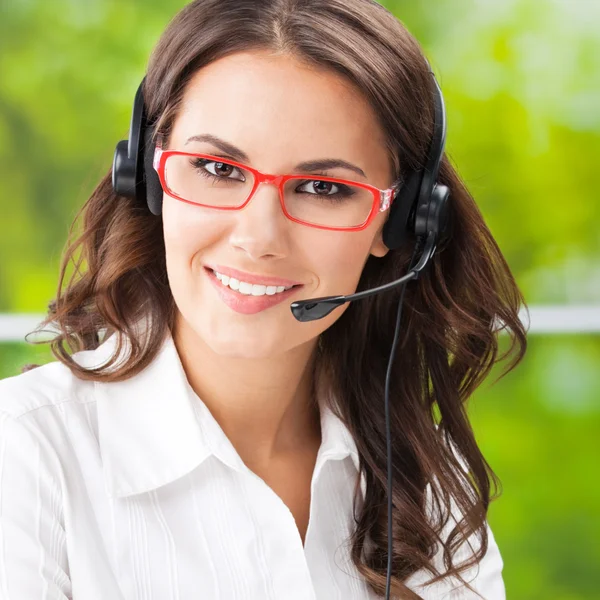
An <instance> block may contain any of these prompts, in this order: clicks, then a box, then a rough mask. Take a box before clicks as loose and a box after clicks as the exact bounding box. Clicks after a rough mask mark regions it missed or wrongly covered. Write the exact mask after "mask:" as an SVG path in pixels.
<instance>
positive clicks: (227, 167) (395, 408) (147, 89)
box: [0, 0, 526, 600]
mask: <svg viewBox="0 0 600 600" xmlns="http://www.w3.org/2000/svg"><path fill="white" fill-rule="evenodd" d="M435 98H436V96H435V95H434V89H433V86H432V76H431V72H430V70H429V65H428V63H427V61H426V60H425V58H424V56H423V54H422V51H421V49H420V48H419V45H418V43H417V42H416V40H415V39H414V38H413V37H412V36H411V35H410V34H409V33H408V31H407V30H406V29H405V28H404V26H403V25H402V23H401V22H400V21H398V20H397V19H396V18H395V17H394V16H393V15H392V14H390V13H389V12H388V11H387V10H385V9H384V8H383V7H381V6H380V5H378V4H376V3H375V2H372V1H371V0H343V1H342V0H301V1H300V0H261V1H258V2H256V1H252V2H247V1H240V0H196V1H195V2H192V3H191V4H189V5H188V6H186V7H185V8H184V9H183V10H182V11H181V12H180V13H179V14H178V15H177V16H176V17H175V18H174V19H173V21H172V22H171V23H170V25H169V26H168V28H167V29H166V31H165V32H164V34H163V35H162V37H161V39H160V41H159V42H158V44H157V46H156V48H155V50H154V52H153V54H152V56H151V58H150V62H149V65H148V70H147V74H146V76H145V78H144V80H143V84H142V86H141V88H140V96H138V97H137V98H136V105H135V106H136V108H135V110H134V114H138V113H136V110H138V109H140V107H143V113H139V114H138V117H140V121H139V123H138V124H140V125H141V127H142V130H141V131H138V132H137V133H138V134H139V135H140V147H139V148H136V149H135V150H136V151H139V152H140V158H139V161H138V163H136V160H134V159H135V152H134V151H130V149H129V148H128V147H127V143H126V142H125V143H123V142H121V144H119V146H118V149H117V155H116V159H115V165H114V166H113V169H112V170H111V171H109V172H108V173H107V174H106V176H105V177H104V179H103V180H102V181H101V182H100V183H99V185H98V187H97V188H96V190H95V191H94V193H93V194H92V196H91V197H90V199H89V200H88V202H87V203H86V204H85V206H84V207H83V208H82V213H81V215H82V216H83V231H82V233H81V235H80V236H79V237H78V238H77V239H76V240H75V241H74V242H73V243H72V244H71V245H70V246H69V247H68V249H67V252H66V253H65V256H64V259H63V263H62V268H61V276H60V281H59V286H58V293H57V297H56V299H55V300H54V301H53V302H52V303H51V305H50V309H49V313H48V316H47V319H46V321H45V322H44V323H42V325H41V327H44V326H45V325H47V324H49V323H52V324H53V325H55V326H56V327H58V329H59V334H58V335H57V337H56V338H55V339H54V340H53V341H52V342H51V347H52V350H53V352H54V354H55V356H56V358H57V359H58V360H57V361H54V362H52V363H50V364H48V365H44V366H42V367H39V368H37V369H33V370H31V371H28V372H26V373H22V374H21V375H19V376H17V377H13V378H10V379H7V380H4V381H2V382H1V383H0V396H1V397H2V405H1V408H0V437H1V439H2V443H3V446H2V460H1V461H0V469H1V473H2V477H0V482H1V484H0V485H2V489H1V490H0V491H1V495H2V511H1V512H0V535H2V539H1V540H0V541H1V542H2V543H1V544H0V548H2V549H3V551H4V552H3V554H1V555H0V567H1V568H0V573H4V574H6V577H5V580H4V581H3V585H4V591H5V594H4V596H6V597H7V598H10V599H17V598H19V599H20V598H32V599H33V598H44V597H47V590H48V589H49V588H52V593H53V594H54V595H53V597H55V598H75V599H76V600H80V599H81V600H82V599H84V598H85V599H86V600H90V599H91V600H93V599H94V598H111V599H119V598H123V599H125V598H127V600H129V599H133V598H144V597H149V596H153V597H161V598H163V597H178V598H180V599H184V598H186V599H187V598H190V599H191V598H193V597H197V596H198V593H201V595H202V596H203V597H205V598H210V599H222V600H231V599H239V600H259V599H260V600H264V599H265V598H271V599H280V598H286V599H292V600H294V599H297V600H307V599H315V600H316V599H321V598H322V599H329V598H344V599H350V600H365V599H367V598H377V597H381V596H382V595H383V594H384V593H386V574H387V573H389V574H390V579H389V581H391V592H392V594H394V597H398V598H422V599H434V598H441V597H448V596H447V594H450V595H451V597H454V598H457V599H458V598H471V597H473V598H475V597H483V598H486V599H487V600H500V599H503V598H504V585H503V582H502V575H501V570H502V559H501V558H500V554H499V551H498V547H497V545H496V543H495V541H494V537H493V535H492V534H491V531H490V530H489V527H488V525H487V510H488V506H489V502H490V500H491V498H492V497H493V492H494V482H495V478H494V475H493V472H492V471H491V469H490V467H489V466H488V464H487V463H486V461H485V459H484V458H483V456H482V455H481V452H480V451H479V448H478V446H477V444H476V442H475V437H474V434H473V431H472V429H471V426H470V424H469V421H468V418H467V414H466V410H465V403H466V400H467V399H468V398H469V396H470V395H471V394H472V392H473V391H474V390H475V389H476V388H477V386H478V385H479V384H480V383H481V382H482V381H483V379H484V378H485V376H486V375H487V373H488V372H489V370H490V368H491V367H492V365H493V364H494V362H497V361H498V360H499V359H498V356H497V354H498V342H497V333H498V332H497V330H496V325H497V323H498V321H501V322H502V324H503V327H504V329H506V330H507V331H508V332H509V333H510V334H511V338H512V342H513V343H512V346H511V349H510V350H511V351H512V350H515V349H516V351H517V352H516V356H515V358H514V360H513V362H512V363H511V364H510V365H509V370H510V369H511V368H513V367H514V366H515V365H516V364H517V363H518V362H519V360H520V359H521V358H522V356H523V353H524V351H525V346H526V344H525V331H524V330H523V325H522V324H521V321H520V319H519V315H518V312H519V308H520V307H521V306H522V304H523V298H522V296H521V294H520V291H519V290H518V288H517V286H516V285H515V282H514V280H513V277H512V275H511V273H510V271H509V269H508V266H507V264H506V262H505V260H504V258H503V256H502V254H501V252H500V250H499V249H498V246H497V244H496V243H495V241H494V239H493V238H492V236H491V234H490V232H489V230H488V228H487V227H486V225H485V223H484V221H483V219H482V217H481V214H480V212H479V210H478V208H477V206H476V204H475V202H474V201H473V198H472V197H471V196H470V194H469V193H468V191H467V189H466V188H465V186H464V184H463V183H462V182H461V180H460V178H459V177H458V175H457V173H456V171H455V170H454V169H453V167H452V166H451V165H450V163H449V161H448V159H447V157H446V156H445V155H442V156H441V163H440V168H439V174H438V179H437V182H438V183H439V188H438V189H437V191H438V192H439V191H440V190H441V189H447V190H449V192H450V198H451V200H450V203H449V207H448V219H449V225H448V228H447V229H446V230H445V232H444V233H445V236H444V237H441V239H440V240H439V245H438V247H437V249H436V248H434V247H430V251H431V252H432V253H433V252H435V254H434V255H433V259H432V265H431V268H430V269H428V270H427V271H425V272H424V273H422V275H421V276H420V278H419V279H418V281H417V282H414V283H412V284H410V285H408V286H407V287H406V289H403V290H402V291H400V290H399V288H398V287H397V286H396V287H395V288H393V289H390V290H388V291H387V292H386V293H382V294H378V295H372V296H369V297H368V298H365V299H364V300H361V302H357V303H352V304H350V303H344V304H343V305H342V306H340V307H339V308H338V309H337V310H336V311H332V312H329V313H327V314H326V315H325V316H323V318H319V319H314V320H310V321H308V322H305V321H300V320H298V319H297V318H295V316H294V314H292V311H290V303H292V302H300V301H303V300H308V299H313V298H321V297H327V296H339V295H345V294H352V293H354V292H356V291H357V290H366V289H370V288H374V287H376V286H381V285H384V284H386V283H389V282H391V281H394V280H397V279H399V278H401V277H402V276H404V275H405V274H406V272H407V271H408V270H409V268H410V267H412V265H413V263H412V259H413V258H414V257H415V255H416V253H417V251H418V250H419V249H421V250H423V246H422V242H423V239H421V237H422V236H417V235H416V232H417V231H419V230H420V227H421V226H420V225H419V224H418V221H419V219H420V218H421V217H420V215H421V214H422V213H421V212H420V211H421V209H419V206H418V205H417V200H418V199H419V195H418V194H417V193H416V192H417V188H416V187H415V182H417V181H420V179H417V178H416V176H417V175H418V174H421V175H419V177H421V178H423V175H422V174H423V172H424V171H426V169H424V167H425V166H427V165H428V164H429V163H428V160H429V154H430V152H431V151H432V150H431V149H432V147H434V144H433V141H432V140H433V139H436V131H437V129H436V125H437V119H436V106H437V104H436V100H435ZM140 99H141V104H140V103H139V100H140ZM133 121H134V123H136V122H137V121H136V120H135V118H134V120H133ZM132 133H133V126H132V132H130V140H129V144H130V145H131V146H133V145H134V143H133V142H132V139H133V138H132V136H131V134H132ZM123 144H124V145H123ZM442 148H443V144H442ZM142 150H143V152H142ZM440 153H441V150H440ZM121 159H123V161H124V162H123V163H122V162H120V161H121ZM126 159H128V160H130V161H133V167H134V171H135V172H134V175H136V173H143V177H140V178H138V179H137V180H136V179H133V182H134V183H135V184H137V187H135V186H132V187H130V189H128V190H127V193H125V192H124V191H123V189H122V188H121V187H120V186H121V185H122V184H121V183H120V182H119V178H120V177H121V175H122V173H123V172H124V171H126V169H125V167H124V166H123V165H124V164H125V163H126ZM130 175H131V173H130ZM425 179H426V178H423V180H425ZM115 189H117V190H120V191H119V193H117V192H116V191H115ZM429 192H430V195H431V197H434V192H433V190H429ZM444 198H446V197H444ZM426 200H429V198H426ZM392 214H393V215H395V216H394V221H393V222H399V223H400V219H399V217H398V215H401V216H402V215H404V217H403V221H402V222H401V223H400V225H401V226H399V227H398V228H397V229H398V231H397V232H396V234H397V235H396V237H395V240H396V241H397V244H396V243H390V239H391V238H390V237H386V236H385V233H384V232H385V231H386V225H387V224H389V223H390V222H392V217H391V215H392ZM427 223H429V219H428V220H427ZM436 233H441V232H437V231H436ZM411 234H412V235H411ZM417 238H418V239H417ZM423 253H425V250H423ZM71 262H73V263H74V264H75V267H76V268H75V271H74V273H73V275H72V277H71V279H70V280H69V281H68V282H67V285H66V287H65V286H64V283H65V279H66V271H67V268H68V267H69V265H70V263H71ZM63 288H64V289H63ZM402 298H405V311H404V313H403V314H402V313H399V312H398V304H399V300H401V299H402ZM400 317H402V318H401V319H400ZM397 318H398V319H399V322H400V326H401V327H400V332H401V333H400V339H399V341H398V340H397V339H396V337H395V336H394V331H395V323H396V320H397ZM397 341H398V348H399V352H398V353H397V355H394V354H393V353H392V358H393V360H392V362H391V363H390V365H391V370H390V371H389V373H390V374H391V377H390V378H387V377H386V375H387V373H388V372H386V363H387V358H388V356H389V354H390V349H391V347H392V346H393V347H394V348H395V346H396V342H397ZM502 358H504V356H503V357H502ZM388 384H389V386H388ZM388 387H389V399H390V402H389V412H390V415H389V419H386V417H387V416H388V415H387V406H385V405H384V397H386V399H387V396H388V394H387V392H388ZM384 390H385V395H384ZM386 423H390V424H391V436H390V438H389V439H391V440H392V442H391V450H390V453H391V457H392V461H391V463H390V464H391V465H392V469H391V471H390V473H391V478H392V481H393V485H392V486H390V485H389V484H388V480H387V478H386V474H387V467H388V461H387V456H388V455H387V452H386V440H387V439H388V438H387V437H386ZM388 499H389V501H390V503H391V504H390V507H391V508H390V510H391V515H392V518H391V527H390V531H391V535H390V536H388V512H387V510H386V500H388ZM388 537H389V539H388ZM388 542H389V543H388ZM388 548H391V552H388ZM40 565H41V567H40ZM199 591H201V592H199Z"/></svg>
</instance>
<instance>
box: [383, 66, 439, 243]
mask: <svg viewBox="0 0 600 600" xmlns="http://www.w3.org/2000/svg"><path fill="white" fill-rule="evenodd" d="M430 73H431V76H432V77H433V83H434V102H435V121H434V126H433V137H432V139H431V142H430V144H429V149H428V153H427V163H426V166H425V167H424V168H422V169H418V170H416V171H411V172H410V174H409V175H408V178H407V180H406V183H405V184H404V185H403V186H402V187H401V188H400V190H399V191H398V193H397V194H396V197H395V198H394V200H393V202H392V204H391V206H390V214H389V217H388V220H387V221H386V223H385V225H384V227H383V232H382V233H383V243H384V244H385V245H386V246H387V247H388V248H390V250H394V249H396V248H399V247H400V246H401V245H402V243H403V242H404V241H405V240H406V239H407V238H408V237H409V236H411V235H412V236H415V237H416V238H426V237H427V236H428V234H429V233H430V232H433V233H434V234H435V235H436V238H438V239H439V237H441V236H442V235H443V234H444V231H445V229H446V227H447V221H448V201H449V197H450V190H449V189H448V187H447V186H445V185H439V184H438V183H437V176H438V173H439V170H440V165H441V162H442V157H443V154H444V145H445V141H446V114H445V110H444V98H443V96H442V91H441V90H440V87H439V85H438V83H437V81H436V79H435V75H434V74H433V71H431V69H430Z"/></svg>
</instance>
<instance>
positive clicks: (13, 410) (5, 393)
mask: <svg viewBox="0 0 600 600" xmlns="http://www.w3.org/2000/svg"><path fill="white" fill-rule="evenodd" d="M113 346H114V344H113V343H112V342H111V340H110V339H109V340H108V341H106V342H104V343H103V344H101V345H100V346H98V348H96V349H95V350H84V351H80V352H77V353H75V354H73V357H72V358H73V360H74V361H75V362H77V363H78V364H79V365H81V366H83V367H93V366H98V365H99V364H101V363H103V362H104V361H105V360H106V358H107V357H108V356H109V355H110V354H111V351H112V350H113ZM93 391H94V381H92V380H86V379H80V378H79V377H77V376H76V375H75V374H74V373H73V372H72V371H71V370H70V369H69V367H67V366H66V365H65V364H63V363H62V362H60V361H58V360H55V361H52V362H49V363H47V364H45V365H41V366H39V367H36V368H34V369H30V370H29V371H26V372H24V373H20V374H19V375H14V376H12V377H7V378H5V379H1V380H0V411H1V412H2V413H4V415H6V416H9V417H13V418H15V419H19V418H21V417H23V416H24V415H28V414H31V413H33V412H34V411H38V410H41V409H44V408H49V409H53V408H58V407H60V406H61V405H63V404H64V403H71V404H86V403H88V402H91V401H93V399H94V398H93Z"/></svg>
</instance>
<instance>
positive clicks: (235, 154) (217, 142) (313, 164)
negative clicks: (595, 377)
mask: <svg viewBox="0 0 600 600" xmlns="http://www.w3.org/2000/svg"><path fill="white" fill-rule="evenodd" d="M190 142H209V143H211V144H213V145H214V146H216V147H217V148H219V150H221V151H222V152H225V153H226V154H227V155H228V156H229V158H232V159H233V160H236V161H238V162H241V163H249V162H250V157H249V156H248V155H247V154H246V153H245V152H244V151H243V150H240V149H239V148H237V147H236V146H234V145H233V144H230V143H229V142H226V141H225V140H222V139H221V138H219V137H217V136H216V135H211V134H210V133H203V134H201V135H193V136H192V137H189V138H188V139H187V140H186V142H185V144H189V143H190ZM335 167H341V168H343V169H348V170H350V171H354V173H357V174H358V175H360V176H362V177H364V178H365V179H367V176H366V175H365V172H364V171H363V170H362V169H361V168H360V167H357V166H356V165H353V164H352V163H349V162H348V161H345V160H342V159H341V158H321V159H318V160H307V161H304V162H301V163H298V164H297V165H296V166H295V168H294V171H295V172H298V173H311V172H313V171H321V170H325V169H334V168H335Z"/></svg>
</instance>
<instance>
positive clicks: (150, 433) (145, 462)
mask: <svg viewBox="0 0 600 600" xmlns="http://www.w3.org/2000/svg"><path fill="white" fill-rule="evenodd" d="M124 339H125V344H124V346H123V349H122V355H123V353H126V352H127V350H128V348H129V346H128V344H127V340H126V338H124ZM116 342H117V336H116V335H112V336H110V337H109V338H108V339H106V340H105V341H103V342H102V344H100V346H98V348H96V349H95V350H88V351H83V352H79V353H77V354H76V355H74V357H73V358H74V359H75V360H76V361H77V362H78V363H79V364H81V365H82V366H86V367H92V366H99V365H101V364H103V363H105V362H106V360H107V359H109V358H110V357H111V356H112V355H113V354H114V353H115V351H116ZM122 357H123V356H120V357H118V360H120V359H121V358H122ZM94 395H95V398H96V401H97V410H98V438H99V439H98V442H99V445H100V451H101V455H102V463H103V472H104V479H105V484H106V489H107V493H108V494H109V495H110V496H112V497H118V498H122V497H127V496H131V495H134V494H140V493H144V492H148V491H151V490H154V489H157V488H159V487H161V486H163V485H166V484H168V483H171V482H172V481H175V480H176V479H179V478H180V477H183V476H184V475H186V474H188V473H190V472H191V471H192V470H194V469H195V468H197V467H198V466H199V465H200V464H201V463H202V462H203V461H204V460H206V458H207V457H209V456H211V455H214V456H215V457H217V458H218V459H220V460H221V461H222V462H223V463H225V464H226V465H228V466H229V467H231V468H232V469H235V470H238V471H243V470H246V469H247V467H246V466H245V465H244V463H243V461H242V460H241V458H240V456H239V454H238V453H237V451H236V450H235V448H234V447H233V445H232V444H231V442H230V441H229V439H228V438H227V436H226V435H225V433H224V432H223V430H222V429H221V427H220V425H219V424H218V422H217V421H216V419H215V418H214V417H213V416H212V414H211V412H210V411H209V409H208V407H207V406H206V405H205V404H204V402H203V401H202V400H201V399H200V398H199V397H198V395H197V394H196V393H195V392H194V390H193V389H192V387H191V386H190V384H189V382H188V380H187V377H186V375H185V371H184V369H183V366H182V364H181V360H180V358H179V354H178V352H177V349H176V347H175V344H174V342H173V338H172V336H171V335H167V337H166V338H165V340H164V342H163V344H162V346H161V348H160V350H159V352H158V354H157V356H156V357H155V358H154V360H153V361H152V362H151V363H150V364H149V365H148V366H147V367H146V368H144V369H143V370H142V371H140V372H139V373H138V374H136V375H134V376H132V377H130V378H129V379H127V380H125V381H117V382H110V383H105V382H94ZM319 406H320V422H321V446H320V448H319V452H318V455H317V462H316V465H315V470H318V469H320V468H321V466H322V463H324V462H325V461H326V460H342V459H344V458H346V457H348V456H350V457H351V464H352V465H353V467H354V469H355V470H356V472H358V471H359V459H358V451H357V448H356V444H355V442H354V439H353V437H352V435H351V434H350V432H349V430H348V429H347V427H346V426H345V424H344V423H343V422H342V420H341V419H340V418H339V417H338V416H337V415H336V414H334V412H333V411H332V410H331V408H330V407H329V405H328V404H327V403H325V402H323V401H322V400H321V399H319ZM361 484H362V488H363V493H364V479H363V481H362V482H361Z"/></svg>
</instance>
